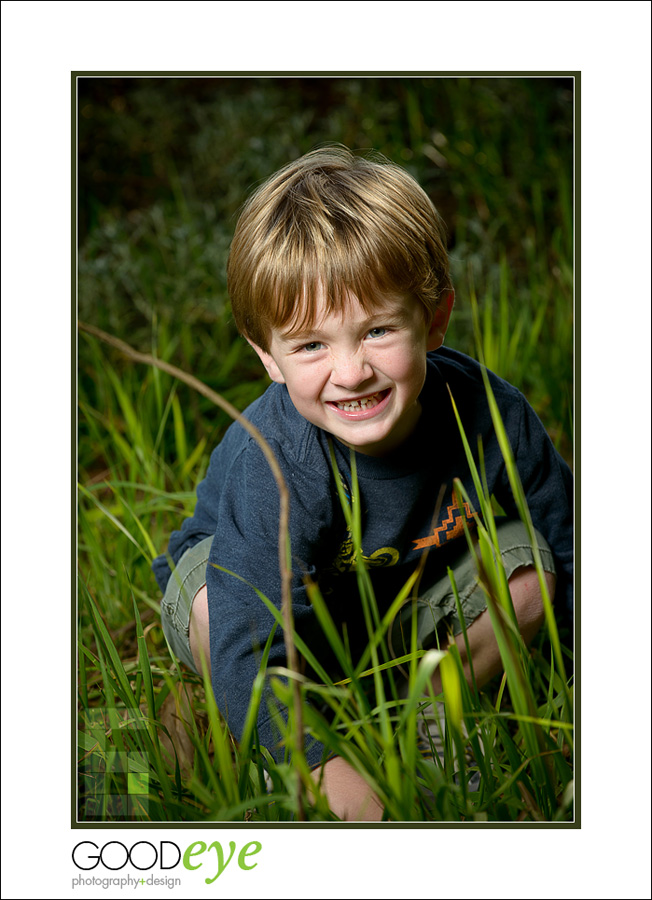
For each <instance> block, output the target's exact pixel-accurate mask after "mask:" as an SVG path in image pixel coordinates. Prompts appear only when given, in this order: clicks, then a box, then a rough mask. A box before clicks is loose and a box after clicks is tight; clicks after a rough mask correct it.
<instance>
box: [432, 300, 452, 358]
mask: <svg viewBox="0 0 652 900" xmlns="http://www.w3.org/2000/svg"><path fill="white" fill-rule="evenodd" d="M454 303H455V291H453V290H450V291H446V293H445V294H444V295H443V296H442V298H441V300H440V301H439V305H438V306H437V310H436V312H435V317H434V319H433V320H432V322H431V323H430V328H429V330H428V344H427V349H428V350H429V351H430V350H438V349H439V347H441V345H442V344H443V343H444V337H445V336H446V330H447V328H448V323H449V321H450V317H451V313H452V312H453V304H454Z"/></svg>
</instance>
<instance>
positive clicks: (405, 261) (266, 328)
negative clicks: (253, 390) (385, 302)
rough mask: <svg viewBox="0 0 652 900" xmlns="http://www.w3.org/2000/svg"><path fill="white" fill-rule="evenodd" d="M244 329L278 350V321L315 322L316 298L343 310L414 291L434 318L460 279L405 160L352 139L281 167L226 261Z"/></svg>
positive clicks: (241, 225)
mask: <svg viewBox="0 0 652 900" xmlns="http://www.w3.org/2000/svg"><path fill="white" fill-rule="evenodd" d="M227 278H228V290H229V296H230V298H231V307H232V310H233V316H234V318H235V322H236V325H237V327H238V329H239V330H240V332H241V333H242V334H243V335H244V336H245V337H246V338H248V339H249V340H250V341H252V342H253V343H254V344H256V345H257V346H258V347H260V348H261V349H262V350H264V351H266V352H268V351H269V341H270V339H271V333H272V329H273V328H287V329H289V330H301V331H303V330H304V329H305V328H307V327H310V326H311V325H312V324H314V321H315V317H316V314H317V298H318V295H319V296H325V297H326V311H327V312H333V311H335V312H341V311H343V310H344V308H345V307H346V304H347V303H348V302H349V299H350V296H351V295H354V296H355V297H357V299H358V300H359V301H360V303H361V305H362V306H363V308H364V309H365V311H367V312H369V311H371V310H373V308H374V307H375V306H376V305H378V303H379V302H380V300H381V299H382V298H383V297H388V296H393V297H396V296H399V297H400V296H412V297H414V298H415V299H417V300H418V301H419V302H420V303H421V304H422V305H423V308H424V315H425V318H426V322H427V323H428V324H430V322H431V321H432V319H433V317H434V314H435V310H436V308H437V306H438V304H439V302H440V300H441V299H442V294H444V293H445V292H447V291H448V290H450V289H451V281H450V276H449V272H448V255H447V252H446V239H445V226H444V224H443V221H442V219H441V217H440V216H439V214H438V212H437V210H436V209H435V207H434V206H433V204H432V202H431V201H430V200H429V198H428V196H427V195H426V193H425V192H424V191H423V189H422V188H421V187H420V186H419V185H418V184H417V182H416V181H415V180H414V178H412V176H411V175H409V174H408V173H407V172H406V171H405V170H404V169H402V168H401V167H400V166H397V165H394V164H393V163H391V162H390V161H389V160H386V159H384V158H383V157H380V156H378V155H376V156H375V157H374V158H365V157H361V156H354V155H353V153H351V151H350V150H348V149H347V148H346V147H342V146H336V147H328V148H325V149H319V150H313V151H312V152H311V153H308V154H306V155H305V156H302V157H301V158H300V159H298V160H296V161H295V162H293V163H290V164H289V165H287V166H285V167H284V168H282V169H281V170H280V171H278V172H276V174H274V175H272V176H271V178H269V179H268V180H267V181H266V182H265V183H264V184H263V185H262V186H261V187H259V188H258V190H257V191H256V192H255V193H254V194H253V195H252V196H251V197H250V199H249V200H248V201H247V203H246V204H245V205H244V208H243V210H242V213H241V215H240V218H239V220H238V224H237V226H236V230H235V235H234V238H233V243H232V244H231V250H230V253H229V261H228V265H227Z"/></svg>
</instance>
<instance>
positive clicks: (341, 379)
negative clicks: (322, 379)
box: [331, 354, 373, 390]
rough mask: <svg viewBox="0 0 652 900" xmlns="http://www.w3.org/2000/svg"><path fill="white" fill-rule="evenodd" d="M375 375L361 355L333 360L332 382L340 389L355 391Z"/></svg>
mask: <svg viewBox="0 0 652 900" xmlns="http://www.w3.org/2000/svg"><path fill="white" fill-rule="evenodd" d="M372 375H373V369H372V367H371V366H370V365H369V363H368V362H367V361H366V360H365V359H364V358H363V357H362V356H360V355H357V354H355V355H351V356H343V357H338V358H334V359H333V369H332V372H331V382H332V383H333V384H336V385H338V387H343V388H347V389H348V390H354V389H355V388H357V387H359V386H360V385H361V384H364V382H365V381H368V380H369V379H370V378H371V376H372Z"/></svg>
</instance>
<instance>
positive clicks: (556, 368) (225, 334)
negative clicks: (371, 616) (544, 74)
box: [78, 77, 573, 467]
mask: <svg viewBox="0 0 652 900" xmlns="http://www.w3.org/2000/svg"><path fill="white" fill-rule="evenodd" d="M78 84H79V92H78V122H79V157H78V178H79V235H80V238H79V243H80V257H79V316H80V318H81V319H83V320H86V321H89V322H91V323H93V324H95V325H98V326H99V327H101V328H104V329H106V330H108V331H110V332H112V333H114V334H116V335H118V336H119V337H123V338H127V339H128V340H130V341H131V342H132V343H133V344H135V345H136V346H137V347H139V348H140V349H144V350H151V349H152V348H153V349H154V350H155V351H156V352H157V353H159V354H160V355H161V356H163V357H164V358H166V359H170V360H171V361H174V362H175V363H176V364H178V365H180V366H181V367H183V368H186V369H187V370H189V371H192V372H193V373H194V374H195V375H197V376H198V377H199V378H202V379H204V380H205V381H207V383H208V384H210V385H211V387H213V388H215V389H216V390H218V391H222V392H226V393H227V394H229V395H230V398H231V399H232V400H233V401H234V402H236V403H237V404H239V405H241V406H245V405H246V404H247V403H248V402H250V401H251V400H252V399H254V397H255V396H257V394H258V393H260V391H261V390H262V389H263V388H264V387H265V384H266V382H265V380H264V378H263V373H262V372H261V370H260V367H259V365H258V363H257V361H256V359H255V358H254V356H253V354H252V352H251V351H250V350H249V348H248V347H247V346H246V344H244V342H242V341H239V340H237V338H236V333H235V330H234V328H233V325H232V323H231V320H230V316H229V301H228V296H227V292H226V279H225V267H226V259H227V255H228V248H229V243H230V240H231V235H232V232H233V228H234V224H235V220H236V218H237V212H238V209H239V207H240V206H241V204H242V203H243V201H244V199H245V198H246V196H247V195H248V194H249V193H250V192H251V190H252V189H253V187H255V185H257V184H258V183H260V181H262V180H263V179H265V178H266V177H267V176H268V175H270V174H271V173H272V172H273V171H275V170H276V169H278V168H279V167H280V166H282V165H284V164H285V163H287V162H289V161H290V160H292V159H293V158H296V157H298V156H299V155H301V154H302V153H305V152H307V151H308V150H310V149H312V148H313V147H315V146H318V145H320V144H323V143H325V142H330V141H335V142H341V143H344V144H346V145H347V146H349V147H351V148H352V149H374V150H377V151H380V152H382V153H384V154H385V155H386V156H388V157H389V158H391V159H392V160H394V161H396V162H399V163H400V164H402V165H404V166H405V167H406V168H407V169H408V170H409V171H410V172H411V173H412V174H413V175H414V176H415V177H416V178H417V180H418V181H419V182H420V184H422V186H423V187H424V189H425V190H426V191H427V192H428V194H429V195H430V197H431V198H432V200H433V201H434V203H435V205H436V206H437V208H438V209H439V210H440V212H441V213H442V215H443V217H444V219H445V221H446V222H447V225H448V228H449V248H450V254H451V267H452V272H453V277H454V281H455V284H456V289H457V305H456V312H455V314H454V316H453V321H452V324H451V329H450V331H449V336H448V339H447V342H448V343H449V344H450V345H451V346H455V347H457V348H458V349H461V350H463V351H464V352H468V353H470V354H471V355H477V349H478V348H477V347H476V344H475V341H474V336H473V328H472V320H471V312H470V304H469V302H468V301H469V296H470V293H471V292H472V291H474V292H475V294H476V295H477V298H478V301H479V304H480V307H481V308H482V309H487V308H489V309H490V310H492V312H491V315H489V316H485V318H484V319H483V322H484V325H485V327H486V328H487V329H489V331H488V332H485V334H488V338H487V341H486V342H485V344H486V346H485V347H484V349H485V351H487V350H488V351H489V352H488V353H487V364H488V365H490V366H491V367H493V368H495V370H496V371H497V372H498V374H501V375H503V376H504V377H506V378H507V379H508V380H510V381H512V382H513V383H515V384H516V385H517V386H518V387H520V388H521V389H522V390H524V392H525V393H526V394H527V395H528V397H529V398H530V400H531V402H532V403H533V405H534V406H535V408H536V409H537V411H538V412H539V414H540V415H541V417H542V419H543V421H544V423H545V424H546V426H547V427H548V429H549V431H550V432H551V434H552V435H553V439H554V440H555V441H556V443H557V445H558V446H559V447H560V449H561V450H562V452H563V453H564V455H565V456H566V457H567V458H570V456H571V385H572V250H573V231H572V222H573V215H572V176H573V168H572V166H573V143H572V129H573V82H572V79H570V78H567V79H565V78H535V77H532V78H487V77H485V78H415V77H387V78H379V77H369V78H365V77H341V78H337V77H324V78H305V77H297V78H278V77H272V78H264V77H231V78H224V77H220V78H208V77H197V78H150V77H144V78H136V77H108V78H99V77H87V78H80V79H79V82H78ZM492 330H493V331H495V333H496V335H498V336H500V335H501V334H502V340H494V339H493V336H492ZM506 335H507V336H509V335H511V336H512V337H513V338H514V340H513V342H512V349H511V351H509V347H508V341H507V342H506V340H505V337H506ZM528 338H529V341H528ZM85 347H86V345H85V344H84V343H82V345H81V347H80V387H81V391H80V393H81V394H82V395H88V398H89V403H90V405H91V406H93V404H94V402H95V401H96V399H97V398H96V397H95V394H96V387H95V382H96V378H95V377H94V372H95V370H94V366H95V365H96V363H97V360H95V359H93V358H91V357H90V356H89V355H88V353H87V351H86V349H85ZM116 364H117V365H118V367H119V369H120V370H123V369H124V368H125V366H129V365H131V364H127V363H124V361H122V362H118V361H117V360H116ZM179 394H180V397H181V400H182V407H183V408H184V410H190V415H191V419H192V421H193V422H194V424H195V427H196V432H195V434H194V435H193V434H191V435H190V436H189V439H190V440H191V441H194V442H197V441H198V440H199V439H200V438H201V436H202V434H205V433H206V428H207V425H208V426H209V428H211V429H212V426H213V425H216V428H217V431H216V432H215V437H216V438H218V437H219V434H220V433H221V431H222V429H223V427H224V425H225V424H226V423H225V422H224V421H223V417H222V418H221V414H220V413H219V412H218V411H216V410H214V409H212V408H211V407H210V406H209V405H208V404H207V403H206V402H205V401H204V400H203V399H202V398H197V397H194V396H190V395H189V394H188V393H186V392H185V389H184V388H183V387H180V388H179ZM83 427H84V426H82V429H83ZM166 442H167V437H166V438H165V440H164V446H163V451H165V450H166V448H167V449H170V450H171V449H172V447H171V444H169V443H166ZM81 449H82V454H81V455H82V459H83V460H84V462H87V463H88V464H89V465H91V467H92V465H93V464H92V462H91V460H90V459H89V460H87V459H86V457H87V453H88V452H90V453H91V454H92V449H91V448H90V447H89V446H87V445H86V444H85V443H82V445H81Z"/></svg>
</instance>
